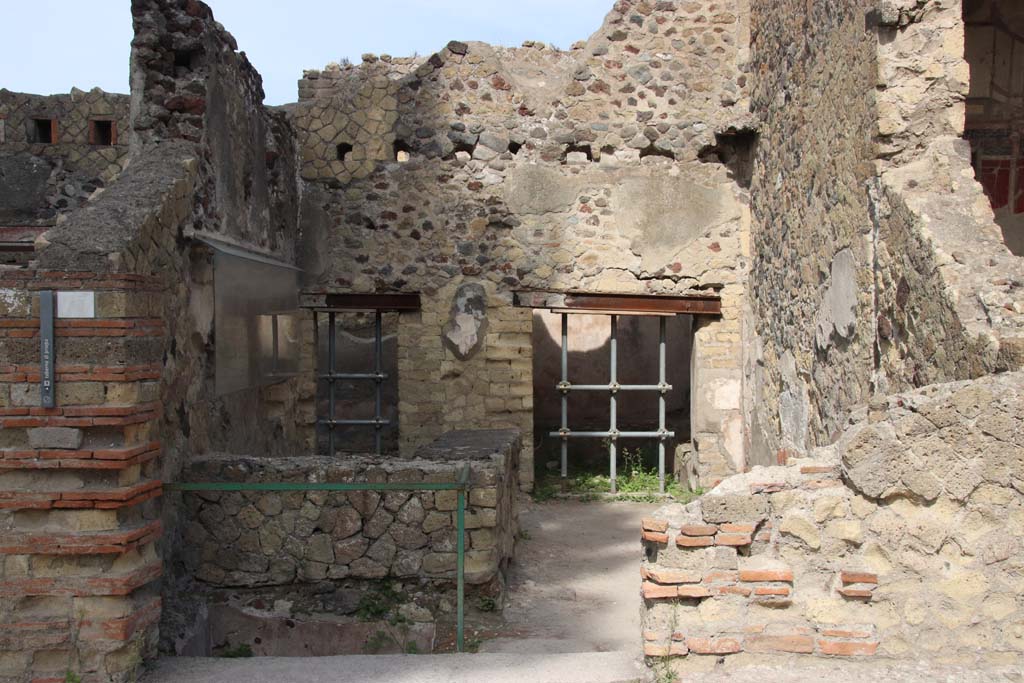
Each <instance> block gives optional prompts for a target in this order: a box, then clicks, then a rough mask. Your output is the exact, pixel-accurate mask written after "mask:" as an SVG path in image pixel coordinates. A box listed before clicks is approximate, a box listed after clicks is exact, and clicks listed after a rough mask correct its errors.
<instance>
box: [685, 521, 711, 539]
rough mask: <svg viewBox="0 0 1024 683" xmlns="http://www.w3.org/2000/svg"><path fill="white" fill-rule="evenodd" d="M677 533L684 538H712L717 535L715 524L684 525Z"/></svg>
mask: <svg viewBox="0 0 1024 683" xmlns="http://www.w3.org/2000/svg"><path fill="white" fill-rule="evenodd" d="M679 531H680V532H681V533H682V534H683V535H685V536H714V535H715V534H717V533H718V526H717V525H715V524H684V525H683V526H681V527H679Z"/></svg>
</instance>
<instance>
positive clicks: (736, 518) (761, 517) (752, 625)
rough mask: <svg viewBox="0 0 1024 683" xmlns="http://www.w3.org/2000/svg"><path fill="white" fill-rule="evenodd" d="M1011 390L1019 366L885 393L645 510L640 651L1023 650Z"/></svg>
mask: <svg viewBox="0 0 1024 683" xmlns="http://www.w3.org/2000/svg"><path fill="white" fill-rule="evenodd" d="M1022 398H1024V374H1022V373H1020V372H1016V373H1006V374H1000V375H990V376H986V377H983V378H980V379H976V380H970V381H964V382H955V383H949V384H937V385H932V386H928V387H925V388H923V389H919V390H916V391H913V392H910V393H904V394H896V395H893V396H890V397H887V398H886V399H881V400H878V401H876V402H874V403H872V404H871V405H870V407H867V408H864V409H861V410H859V411H856V412H855V413H854V414H853V416H852V418H851V421H850V424H849V426H848V428H847V429H846V430H845V431H844V433H843V436H842V438H840V440H839V441H838V442H837V443H836V444H834V445H832V446H826V447H822V448H819V449H817V450H815V451H813V452H812V453H811V454H810V456H809V457H808V458H804V459H797V460H794V461H793V462H792V463H791V464H790V465H789V466H786V467H768V468H762V467H758V468H755V469H754V470H752V471H751V472H749V473H747V474H743V475H738V476H736V477H731V478H729V479H727V480H726V481H725V482H723V483H722V484H721V485H720V486H719V487H718V488H716V489H715V490H713V491H712V492H710V493H709V494H708V495H706V496H704V497H703V498H702V499H701V500H699V501H697V502H694V503H692V504H690V505H688V506H685V507H683V506H679V505H673V506H667V507H664V508H662V509H661V510H659V511H658V512H656V513H655V514H654V515H653V516H652V517H651V518H649V519H647V520H645V521H644V530H643V538H644V542H643V544H644V553H645V559H644V562H643V564H642V567H641V573H642V575H643V578H644V582H643V589H642V590H643V598H644V631H643V638H644V648H645V653H646V654H647V655H648V656H653V657H663V656H664V657H671V658H673V661H674V665H675V666H678V667H679V668H680V669H681V670H686V671H690V670H695V669H700V668H704V667H711V666H714V663H715V661H716V659H717V658H718V657H719V656H722V655H734V654H735V655H738V656H742V655H739V653H747V654H755V655H760V654H778V655H793V654H801V655H814V656H827V657H868V656H877V657H891V658H908V657H921V656H926V657H928V658H929V659H930V660H932V661H935V662H939V663H950V664H953V663H959V664H963V663H976V664H979V665H980V664H986V665H1012V664H1015V663H1019V661H1020V657H1021V650H1022V649H1024V639H1022V636H1024V632H1022V631H1021V617H1022V613H1021V605H1020V600H1019V593H1020V589H1021V586H1020V568H1021V567H1020V552H1019V551H1020V547H1021V544H1022V543H1024V537H1022V536H1021V534H1020V533H1019V527H1020V525H1019V523H1018V522H1019V521H1020V517H1021V516H1022V515H1024V441H1022V439H1021V435H1022V434H1024V431H1022V430H1021V427H1022V420H1024V400H1022Z"/></svg>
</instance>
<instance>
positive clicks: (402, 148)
mask: <svg viewBox="0 0 1024 683" xmlns="http://www.w3.org/2000/svg"><path fill="white" fill-rule="evenodd" d="M392 147H393V151H394V153H395V161H397V162H399V163H401V164H404V163H405V162H407V161H409V159H410V157H411V156H412V148H411V147H410V146H409V144H408V143H407V142H405V140H395V144H394V145H393V146H392Z"/></svg>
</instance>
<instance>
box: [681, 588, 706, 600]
mask: <svg viewBox="0 0 1024 683" xmlns="http://www.w3.org/2000/svg"><path fill="white" fill-rule="evenodd" d="M677 590H678V595H679V597H681V598H709V597H711V591H710V590H708V588H707V586H693V585H689V586H679V587H678V588H677Z"/></svg>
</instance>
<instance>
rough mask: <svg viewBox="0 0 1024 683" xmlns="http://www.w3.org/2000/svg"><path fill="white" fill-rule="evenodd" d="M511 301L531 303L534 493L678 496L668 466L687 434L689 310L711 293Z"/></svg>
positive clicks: (699, 307) (538, 296) (708, 303)
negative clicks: (698, 295) (534, 449)
mask: <svg viewBox="0 0 1024 683" xmlns="http://www.w3.org/2000/svg"><path fill="white" fill-rule="evenodd" d="M712 299H713V301H712ZM517 302H520V305H530V306H531V307H532V308H533V309H534V325H533V363H534V364H533V386H534V401H533V404H534V442H535V444H536V446H535V448H536V453H535V455H534V467H535V472H534V475H535V480H536V482H537V484H536V488H537V491H538V492H539V495H541V496H544V495H545V491H550V490H552V489H554V490H556V491H557V490H561V491H563V492H568V493H579V494H590V493H593V494H601V493H613V494H614V493H623V494H645V495H646V494H655V495H658V494H663V493H671V494H673V495H683V494H684V493H685V492H684V491H683V490H682V489H681V488H680V486H679V484H678V481H677V480H676V478H675V476H674V475H673V473H674V471H675V470H676V467H675V454H676V452H677V450H684V451H685V450H686V449H687V446H688V445H689V444H690V438H691V437H690V395H691V359H692V355H693V345H694V336H693V334H694V330H695V324H694V315H696V314H700V313H704V312H707V313H714V312H715V311H712V310H711V308H712V307H714V306H715V305H717V304H718V301H717V298H716V297H662V296H632V295H587V294H548V293H529V294H527V293H519V294H517ZM705 309H706V310H705Z"/></svg>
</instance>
